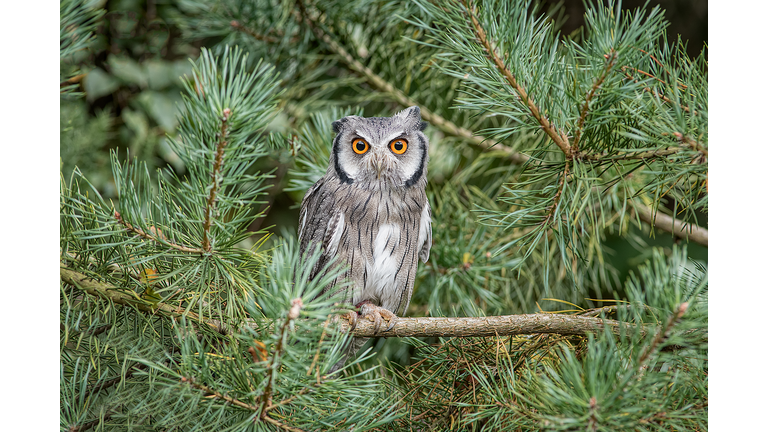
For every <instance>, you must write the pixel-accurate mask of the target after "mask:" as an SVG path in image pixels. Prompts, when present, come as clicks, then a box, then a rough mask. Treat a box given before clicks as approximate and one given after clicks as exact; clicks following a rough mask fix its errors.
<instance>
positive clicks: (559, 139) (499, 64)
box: [462, 0, 573, 159]
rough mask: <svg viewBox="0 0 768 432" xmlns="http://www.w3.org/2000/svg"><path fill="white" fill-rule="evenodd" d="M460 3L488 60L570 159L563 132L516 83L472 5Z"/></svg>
mask: <svg viewBox="0 0 768 432" xmlns="http://www.w3.org/2000/svg"><path fill="white" fill-rule="evenodd" d="M462 4H464V8H465V9H466V10H467V14H468V15H469V18H470V19H471V20H472V27H473V28H474V31H475V36H476V37H477V39H478V41H480V44H481V45H483V48H485V51H486V52H487V53H488V56H489V58H490V60H491V61H492V62H493V64H494V65H495V66H496V69H498V71H499V72H500V73H501V75H502V76H503V77H504V78H505V79H506V80H507V82H508V83H509V85H510V86H512V88H513V89H515V92H517V95H518V96H519V97H520V100H521V101H522V102H523V103H524V104H525V106H526V107H527V108H528V111H530V112H531V115H532V116H533V118H535V119H536V121H537V122H538V123H539V125H540V126H541V129H542V130H544V132H545V133H546V134H547V135H549V137H550V138H551V139H552V141H554V142H555V144H557V146H558V147H560V150H562V151H563V153H564V154H565V157H566V158H568V159H570V158H571V157H572V156H573V151H572V149H571V144H570V142H569V141H568V137H567V136H566V135H565V134H564V133H562V132H560V131H558V130H556V128H555V126H554V125H553V124H552V123H550V122H549V120H548V119H547V117H546V116H544V115H542V114H541V111H540V110H539V107H538V106H537V105H536V103H535V102H534V100H533V98H532V97H531V96H530V95H528V92H527V91H526V90H525V87H523V85H522V84H520V83H518V82H517V79H516V78H515V76H514V75H512V72H510V70H509V69H507V66H506V65H505V64H504V61H503V60H502V59H501V58H500V57H499V55H498V54H497V53H496V50H495V49H493V47H492V46H491V42H490V41H489V40H488V37H487V34H486V33H485V29H483V26H482V25H481V24H480V22H479V21H478V20H477V18H476V17H475V14H474V12H473V9H474V7H470V5H469V4H468V3H467V2H466V0H462Z"/></svg>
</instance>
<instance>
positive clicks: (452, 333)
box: [340, 314, 645, 337]
mask: <svg viewBox="0 0 768 432" xmlns="http://www.w3.org/2000/svg"><path fill="white" fill-rule="evenodd" d="M622 324H624V325H625V326H626V327H629V328H633V327H634V325H633V324H628V323H621V322H619V321H615V320H609V319H601V318H593V317H584V316H576V315H563V314H528V315H504V316H491V317H483V318H471V317H467V318H429V317H420V318H398V319H397V323H396V324H395V326H394V327H393V328H392V330H390V331H380V332H379V333H378V334H374V332H373V331H374V329H373V322H370V321H367V320H362V319H361V320H358V322H357V327H355V331H354V335H355V336H358V337H487V336H510V335H524V334H541V333H553V334H560V335H569V336H586V335H587V334H588V333H595V332H599V331H602V330H603V329H605V328H609V329H611V330H612V331H613V332H614V333H616V334H618V333H619V327H620V325H622ZM340 328H341V330H342V331H349V323H347V322H346V321H341V323H340ZM643 332H644V333H645V330H643Z"/></svg>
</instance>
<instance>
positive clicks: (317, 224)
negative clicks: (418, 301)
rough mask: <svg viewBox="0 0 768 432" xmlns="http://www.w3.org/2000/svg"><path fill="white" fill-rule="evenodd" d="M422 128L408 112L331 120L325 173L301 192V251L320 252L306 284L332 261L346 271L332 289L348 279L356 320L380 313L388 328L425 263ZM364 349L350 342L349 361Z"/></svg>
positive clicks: (427, 220)
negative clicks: (331, 137)
mask: <svg viewBox="0 0 768 432" xmlns="http://www.w3.org/2000/svg"><path fill="white" fill-rule="evenodd" d="M426 126H427V124H426V123H424V122H422V121H421V112H420V110H419V108H418V107H415V106H414V107H410V108H407V109H405V110H403V111H401V112H399V113H397V114H395V115H394V116H392V117H371V118H363V117H358V116H348V117H344V118H342V119H340V120H338V121H335V122H333V130H334V132H336V134H337V135H336V137H335V138H334V140H333V148H332V151H331V157H330V160H329V164H328V171H327V172H326V174H325V176H324V177H322V178H321V179H320V180H318V181H317V183H315V185H314V186H313V187H312V188H310V190H309V191H307V194H306V195H305V196H304V200H303V201H302V203H301V212H300V214H299V242H300V249H301V252H302V253H306V252H308V251H311V250H312V249H313V248H314V247H316V245H320V247H321V249H322V253H321V257H320V260H319V261H318V262H317V264H316V265H315V267H314V268H313V270H312V272H311V275H310V278H314V277H317V276H318V274H319V272H320V271H322V269H323V268H324V267H325V266H326V264H327V263H328V262H329V261H330V260H331V259H332V258H333V257H334V256H337V257H338V261H337V262H338V263H339V265H345V266H348V267H349V268H348V270H347V271H346V272H345V273H344V274H342V276H341V277H340V278H339V279H337V280H336V282H335V283H334V285H335V284H336V283H339V282H341V281H342V280H343V279H345V278H346V279H348V280H350V281H352V286H351V287H350V288H348V291H347V292H348V294H347V300H348V301H349V302H350V303H352V304H354V305H360V304H361V303H363V304H364V307H361V315H368V314H370V316H369V317H368V318H369V319H371V320H374V317H376V315H377V314H379V316H378V318H377V319H379V318H381V317H384V319H387V320H389V321H390V324H391V325H394V319H396V318H395V317H391V314H390V313H388V312H387V311H389V312H392V313H394V314H395V315H403V314H405V311H406V310H407V309H408V304H409V303H410V301H411V295H412V294H413V283H414V279H415V277H416V267H417V264H418V259H419V258H421V260H422V261H423V262H426V261H427V259H428V258H429V249H430V247H431V245H432V224H431V210H430V207H429V202H428V201H427V195H426V192H425V188H426V185H427V163H428V161H429V154H428V150H429V141H428V140H427V137H426V135H424V133H423V130H424V128H425V127H426ZM361 140H362V141H361ZM400 153H402V154H400ZM331 286H333V285H331ZM376 306H378V307H381V308H383V309H385V311H381V310H380V309H379V308H377V307H376ZM379 322H380V321H379ZM364 343H365V339H362V338H355V340H354V341H353V343H352V344H351V346H350V348H349V351H348V355H349V354H351V353H353V352H355V351H357V349H359V348H360V347H361V346H362V345H363V344H364ZM342 364H343V360H342V362H339V364H337V365H336V366H334V368H333V369H334V370H335V369H337V368H338V367H340V366H341V365H342Z"/></svg>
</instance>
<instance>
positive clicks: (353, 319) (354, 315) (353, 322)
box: [344, 311, 357, 331]
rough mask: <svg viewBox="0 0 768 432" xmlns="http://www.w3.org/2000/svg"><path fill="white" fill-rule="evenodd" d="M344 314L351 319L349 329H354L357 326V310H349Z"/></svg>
mask: <svg viewBox="0 0 768 432" xmlns="http://www.w3.org/2000/svg"><path fill="white" fill-rule="evenodd" d="M344 316H345V317H346V318H347V320H348V321H349V331H354V330H355V327H357V312H355V311H349V312H347V313H346V314H344Z"/></svg>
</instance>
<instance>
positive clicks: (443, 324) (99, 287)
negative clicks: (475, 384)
mask: <svg viewBox="0 0 768 432" xmlns="http://www.w3.org/2000/svg"><path fill="white" fill-rule="evenodd" d="M60 271H61V280H62V281H64V282H66V283H68V284H70V285H73V286H75V287H77V288H79V289H82V290H83V291H85V292H87V293H88V294H91V295H95V296H99V297H103V298H108V299H110V300H112V301H114V302H115V303H117V304H122V305H128V306H132V307H135V308H137V309H139V310H141V311H144V312H150V313H154V314H158V315H162V316H165V317H167V318H178V317H180V316H182V315H186V317H187V319H188V320H189V321H191V322H193V323H195V324H198V325H200V324H202V325H208V326H210V327H211V328H213V329H215V330H216V331H217V332H220V333H229V332H231V330H230V329H229V328H228V327H226V326H224V325H222V323H220V322H219V321H217V320H211V319H203V318H201V317H199V316H198V315H196V314H194V313H192V312H185V311H184V309H181V308H177V307H173V306H170V305H167V304H164V303H158V304H157V305H155V306H152V305H151V304H148V303H147V302H145V301H144V300H142V299H141V298H139V297H137V296H135V294H134V295H131V294H129V293H127V292H126V290H124V289H119V288H117V287H115V286H112V285H110V284H106V283H102V282H98V281H96V280H93V279H90V278H89V277H88V276H87V275H84V274H82V273H79V272H76V271H72V270H69V269H66V268H63V267H62V268H61V269H60ZM621 324H622V323H620V322H619V321H615V320H608V319H605V320H604V319H600V318H592V317H583V316H575V315H562V314H531V315H506V316H493V317H484V318H426V317H422V318H398V319H397V323H396V324H395V326H394V327H393V328H392V329H391V330H390V331H386V332H383V331H380V332H379V333H378V334H374V332H373V323H372V322H370V321H367V320H363V319H360V320H358V322H357V327H356V328H355V330H354V332H353V334H354V335H355V336H358V337H485V336H497V335H498V336H509V335H520V334H538V333H554V334H562V335H574V336H585V335H587V333H595V332H597V331H601V330H602V329H604V328H609V329H611V330H612V331H613V332H615V333H617V334H618V332H619V326H620V325H621ZM624 325H626V326H628V327H634V326H633V325H632V324H626V323H625V324H624ZM339 327H340V330H341V331H349V327H350V326H349V323H347V322H346V321H344V320H340V322H339Z"/></svg>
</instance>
